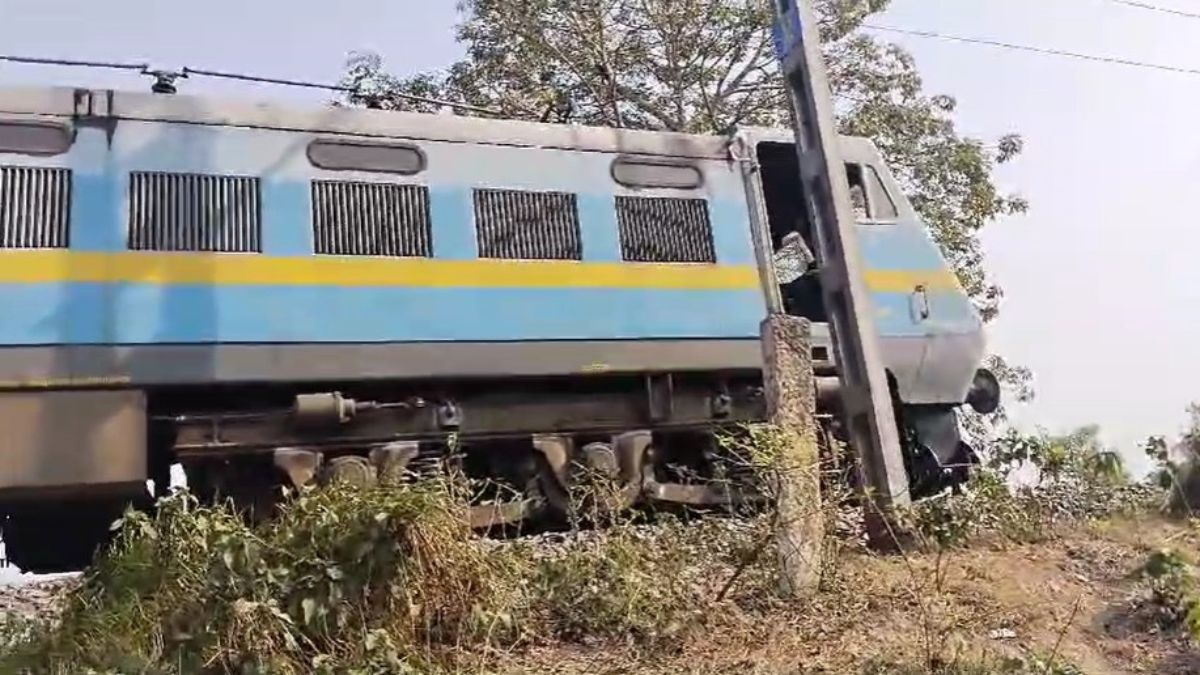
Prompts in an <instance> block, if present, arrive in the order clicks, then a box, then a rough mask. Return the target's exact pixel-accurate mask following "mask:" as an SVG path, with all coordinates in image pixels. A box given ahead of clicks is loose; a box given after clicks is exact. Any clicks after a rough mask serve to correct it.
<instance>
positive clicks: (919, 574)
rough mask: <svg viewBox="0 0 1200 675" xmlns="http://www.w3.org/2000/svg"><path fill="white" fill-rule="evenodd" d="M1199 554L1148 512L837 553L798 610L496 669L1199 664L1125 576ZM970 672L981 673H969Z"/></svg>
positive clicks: (729, 611)
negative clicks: (651, 645) (651, 642)
mask: <svg viewBox="0 0 1200 675" xmlns="http://www.w3.org/2000/svg"><path fill="white" fill-rule="evenodd" d="M1163 546H1172V547H1176V548H1179V549H1181V550H1184V551H1186V552H1188V553H1189V554H1190V555H1191V556H1192V559H1193V560H1196V559H1197V556H1200V534H1198V533H1197V532H1196V531H1195V530H1188V529H1187V528H1186V527H1185V526H1184V525H1182V524H1173V523H1168V522H1165V521H1162V520H1159V519H1153V518H1148V519H1141V520H1136V521H1120V522H1108V523H1102V524H1097V525H1093V526H1089V527H1087V528H1081V529H1076V530H1074V531H1070V532H1065V533H1063V534H1062V535H1061V536H1060V537H1057V538H1055V539H1054V540H1052V541H1049V542H1043V543H1039V544H1036V545H1014V544H1001V543H986V542H985V543H981V544H978V545H976V546H973V547H971V548H970V549H968V550H963V551H957V552H952V553H945V554H942V555H940V556H939V555H937V554H913V555H908V556H889V557H881V556H875V555H872V554H870V553H867V552H864V551H855V552H846V553H843V554H842V555H841V556H840V558H841V560H840V564H839V565H838V566H837V572H836V573H835V574H834V575H833V577H832V578H831V579H830V581H829V582H828V583H827V588H826V589H825V590H824V591H823V592H821V593H820V594H818V595H817V596H816V597H814V598H813V599H812V600H810V601H808V602H806V603H803V604H801V605H793V606H783V605H778V606H772V607H757V608H755V607H749V608H747V607H737V606H734V605H726V606H724V607H723V608H722V607H718V608H717V610H718V611H715V612H712V613H711V615H712V616H713V618H712V619H710V620H709V622H708V624H707V625H705V626H703V627H702V628H701V629H699V630H696V631H693V632H692V633H691V634H689V635H687V636H686V637H684V639H683V640H682V641H681V642H678V643H676V644H674V645H672V646H671V647H669V648H666V649H663V648H657V649H653V650H647V649H646V648H645V647H635V646H633V645H629V644H611V643H609V644H593V645H583V646H581V645H539V646H535V647H530V648H528V649H525V650H522V651H521V652H519V653H513V654H509V655H507V657H506V658H505V659H504V661H505V667H504V668H503V669H502V670H503V672H511V673H524V672H541V673H563V674H567V673H570V674H575V673H614V674H615V673H761V674H767V673H771V674H776V673H778V674H785V673H787V674H791V673H857V672H863V671H864V670H867V669H869V668H870V667H871V666H872V664H874V670H871V672H878V673H884V672H897V670H898V668H897V667H894V666H886V665H880V664H881V663H891V664H904V665H906V666H909V667H913V668H915V669H916V670H912V671H903V672H927V670H928V666H927V664H930V663H941V664H946V665H954V664H956V663H974V664H979V663H988V662H992V661H989V660H990V659H996V658H999V657H1002V656H1017V655H1022V654H1025V655H1028V654H1033V653H1036V654H1040V655H1042V656H1043V657H1046V656H1050V655H1058V656H1059V657H1060V658H1061V659H1062V660H1065V661H1069V662H1070V663H1072V664H1074V665H1075V666H1077V667H1078V668H1079V669H1080V670H1082V671H1083V672H1084V673H1089V674H1105V673H1114V674H1124V673H1156V674H1160V675H1183V674H1184V673H1200V647H1197V646H1194V645H1192V644H1190V643H1189V642H1188V640H1187V638H1186V637H1185V636H1183V635H1182V634H1179V633H1176V632H1170V631H1162V630H1159V629H1157V627H1156V625H1155V624H1154V623H1153V622H1152V621H1150V620H1149V619H1147V618H1146V616H1145V612H1144V611H1141V610H1139V606H1140V604H1141V603H1139V598H1140V597H1142V596H1143V594H1144V588H1145V587H1144V584H1143V583H1141V582H1140V581H1139V580H1138V579H1137V578H1136V575H1135V574H1134V573H1135V571H1136V570H1137V568H1138V566H1139V565H1140V564H1141V563H1142V562H1143V561H1144V560H1145V558H1146V556H1147V555H1148V554H1149V553H1150V552H1151V551H1153V550H1155V549H1157V548H1160V547H1163ZM972 672H987V671H986V670H984V671H978V670H976V671H972Z"/></svg>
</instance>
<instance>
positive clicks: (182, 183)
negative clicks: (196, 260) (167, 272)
mask: <svg viewBox="0 0 1200 675" xmlns="http://www.w3.org/2000/svg"><path fill="white" fill-rule="evenodd" d="M129 248H131V249H134V250H142V251H213V252H220V253H258V252H261V251H262V196H261V185H260V181H259V179H258V178H252V177H244V176H213V175H201V174H185V173H152V172H134V173H132V174H130V180H129Z"/></svg>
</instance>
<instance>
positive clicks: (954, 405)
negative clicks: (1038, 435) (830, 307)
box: [743, 130, 999, 498]
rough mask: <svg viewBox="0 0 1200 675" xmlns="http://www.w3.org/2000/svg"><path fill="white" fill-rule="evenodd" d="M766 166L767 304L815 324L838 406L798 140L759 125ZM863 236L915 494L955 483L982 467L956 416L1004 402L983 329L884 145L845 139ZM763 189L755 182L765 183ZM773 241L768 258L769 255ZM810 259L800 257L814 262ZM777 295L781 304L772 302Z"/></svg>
mask: <svg viewBox="0 0 1200 675" xmlns="http://www.w3.org/2000/svg"><path fill="white" fill-rule="evenodd" d="M743 138H745V139H746V140H749V141H750V142H749V143H748V144H747V145H748V146H749V147H751V148H753V153H754V159H755V164H756V166H757V171H756V172H754V173H753V174H752V176H753V177H752V178H751V179H750V186H749V189H750V193H751V198H752V199H753V198H756V197H757V195H756V194H755V191H758V192H759V194H760V195H761V206H762V208H761V209H760V210H761V212H762V214H763V216H764V220H765V222H760V223H757V224H756V227H758V228H759V234H758V239H759V241H760V246H761V247H762V248H763V249H764V250H763V251H762V252H761V253H762V254H763V255H764V257H767V256H770V259H771V261H772V262H773V267H774V270H775V272H776V278H775V279H772V280H765V281H764V290H765V292H766V293H767V294H768V297H769V304H770V305H771V306H773V307H777V308H778V309H780V310H782V311H784V312H786V313H788V314H791V315H794V316H802V317H804V318H806V319H809V320H810V321H811V322H813V323H812V334H813V338H812V339H813V346H814V354H813V356H814V358H813V365H814V369H815V371H816V372H815V374H816V376H817V377H818V382H819V383H823V384H824V386H822V387H821V391H822V392H824V393H826V396H823V397H821V399H822V400H821V401H820V403H819V405H824V406H834V405H836V396H830V395H828V393H829V392H831V391H834V390H835V388H836V377H835V376H836V374H837V364H836V363H835V360H836V354H835V350H834V349H833V345H832V341H831V338H830V334H829V329H828V325H827V323H826V322H827V321H828V317H827V314H826V310H825V307H824V300H823V297H822V292H821V280H820V279H821V278H820V268H821V266H820V262H819V259H820V243H819V241H818V240H817V238H816V237H817V233H816V231H815V229H814V228H813V226H812V223H811V221H810V218H809V215H808V212H807V206H806V203H805V200H804V198H803V194H802V193H801V192H800V189H801V188H800V183H799V181H798V180H797V176H798V175H799V171H800V168H799V162H798V159H797V154H796V149H795V146H794V144H793V142H792V139H791V138H790V134H787V133H786V132H779V131H774V130H753V131H748V132H745V135H744V136H743ZM841 142H842V147H841V156H842V158H843V161H844V164H845V166H844V170H845V172H846V179H847V183H848V185H849V188H850V196H851V200H852V206H853V211H854V213H855V216H856V221H857V223H856V228H855V231H856V233H857V235H858V237H859V245H860V251H861V254H862V258H863V260H862V263H863V265H864V267H865V275H866V281H867V287H868V290H869V292H870V294H871V300H872V302H873V303H874V307H875V320H876V328H877V330H878V332H879V339H880V347H881V351H882V354H883V358H884V366H885V368H886V370H887V373H888V381H889V384H890V385H891V389H892V396H893V402H894V404H895V405H894V407H895V412H896V416H897V426H898V428H899V429H900V430H901V436H902V444H903V446H904V447H903V448H902V451H903V453H904V456H905V457H904V459H905V465H906V467H907V469H908V473H909V481H910V490H911V493H912V496H913V497H915V498H920V497H922V496H926V495H929V494H931V493H935V492H938V491H940V490H942V489H945V488H946V487H949V486H953V485H957V484H959V483H961V482H962V481H964V480H965V479H966V476H967V468H968V467H969V466H970V465H971V464H973V463H975V462H977V461H978V460H977V457H976V455H975V453H974V451H973V450H972V449H971V447H970V446H969V445H968V444H967V443H966V442H964V440H963V438H962V436H961V432H960V429H959V424H958V410H959V409H960V408H961V406H962V405H964V404H967V405H971V406H972V407H973V408H974V409H976V410H977V411H979V412H985V413H986V412H989V411H992V410H994V409H995V408H996V406H997V405H998V402H999V389H998V386H995V377H994V376H993V375H992V374H991V373H989V372H988V371H986V370H985V369H982V368H980V364H981V362H982V360H983V357H984V339H983V323H982V320H981V318H980V316H979V314H978V312H977V311H976V310H975V307H974V306H973V304H972V303H971V301H970V299H969V297H968V296H967V294H966V292H965V291H964V290H963V289H962V287H961V286H960V284H959V283H958V280H957V277H956V276H955V274H954V272H953V270H951V269H950V267H949V265H948V263H947V262H946V260H945V258H944V257H943V256H942V255H941V252H940V250H939V249H938V247H937V244H936V242H934V241H933V238H932V236H931V235H930V233H929V231H928V229H927V228H926V227H925V225H924V224H923V223H922V222H921V220H920V218H919V217H918V216H917V214H916V213H915V211H914V210H913V208H912V206H911V204H910V203H909V202H908V201H907V199H905V197H904V195H903V192H902V191H901V190H900V187H899V185H898V184H897V182H896V181H895V179H894V178H893V177H892V176H891V174H890V172H889V171H888V169H887V166H886V164H885V163H884V162H883V159H882V157H881V156H880V154H879V152H878V149H877V148H875V146H874V145H873V144H872V143H871V142H870V141H868V140H866V139H862V138H847V137H843V138H842V139H841ZM756 183H757V184H756ZM797 235H798V236H799V241H800V242H803V244H804V248H807V251H808V252H811V257H812V258H813V259H814V260H815V261H816V262H815V263H814V264H812V265H811V266H808V267H807V269H805V270H804V271H803V273H801V274H799V275H797V274H796V265H795V264H794V258H795V257H796V255H795V254H794V253H793V254H792V255H791V256H790V257H791V258H792V259H793V260H791V261H788V258H789V255H788V253H789V252H788V251H786V250H785V249H788V248H790V247H794V246H796V245H797V244H798V242H797V241H796V237H797ZM768 246H769V249H770V250H769V251H767V250H766V249H767V248H768ZM805 255H806V253H804V252H802V253H801V254H800V256H799V257H801V258H803V257H805ZM771 295H775V298H773V299H771V298H770V296H771Z"/></svg>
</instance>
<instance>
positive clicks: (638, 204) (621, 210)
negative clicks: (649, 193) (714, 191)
mask: <svg viewBox="0 0 1200 675" xmlns="http://www.w3.org/2000/svg"><path fill="white" fill-rule="evenodd" d="M617 225H618V227H619V228H620V230H621V257H622V258H624V259H625V260H629V261H632V262H666V263H670V262H680V263H683V262H687V263H711V262H716V261H717V256H716V252H715V250H714V248H713V234H712V222H711V221H710V220H709V216H708V202H706V201H705V200H703V199H677V198H671V197H617Z"/></svg>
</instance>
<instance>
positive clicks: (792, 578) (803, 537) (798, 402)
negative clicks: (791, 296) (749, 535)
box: [760, 314, 825, 598]
mask: <svg viewBox="0 0 1200 675" xmlns="http://www.w3.org/2000/svg"><path fill="white" fill-rule="evenodd" d="M760 329H761V333H762V349H763V362H764V368H763V383H764V389H765V395H766V403H767V414H768V419H769V421H770V423H771V425H772V426H773V429H772V433H773V434H778V437H777V439H776V441H775V442H777V443H778V446H777V448H776V449H777V450H778V452H779V456H778V460H777V461H778V464H777V471H778V472H779V473H778V475H777V476H776V477H775V489H776V490H777V491H778V492H777V500H778V501H777V504H776V508H777V509H778V526H777V529H776V534H775V537H776V544H777V547H778V551H779V562H780V569H781V571H782V579H781V584H782V588H783V591H784V592H785V593H786V594H788V595H790V596H792V597H793V598H802V597H805V596H808V595H810V594H812V593H813V592H815V591H816V589H817V584H818V582H819V581H820V578H821V553H822V550H823V539H824V535H825V524H824V513H823V509H822V504H821V483H820V451H819V448H818V445H817V421H816V391H815V389H814V387H813V371H812V352H811V351H810V340H809V323H808V320H807V319H803V318H800V317H795V316H787V315H783V314H775V315H771V316H768V317H767V319H766V320H764V321H763V322H762V324H761V327H760Z"/></svg>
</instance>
